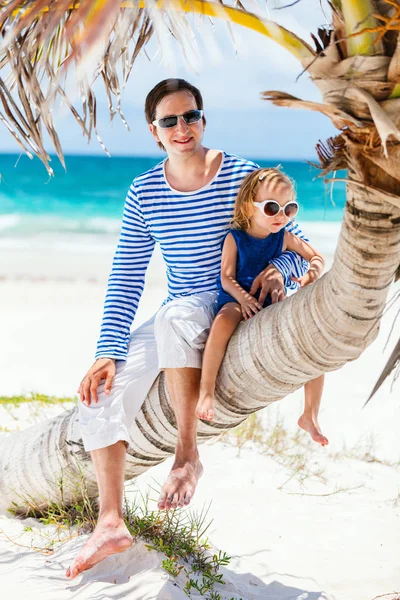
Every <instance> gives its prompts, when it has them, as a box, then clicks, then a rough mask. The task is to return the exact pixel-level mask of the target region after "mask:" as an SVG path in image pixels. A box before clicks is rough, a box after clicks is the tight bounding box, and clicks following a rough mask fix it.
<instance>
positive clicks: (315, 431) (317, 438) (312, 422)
mask: <svg viewBox="0 0 400 600" xmlns="http://www.w3.org/2000/svg"><path fill="white" fill-rule="evenodd" d="M297 423H298V425H299V427H301V428H302V429H304V431H307V433H309V434H310V435H311V437H312V439H313V440H314V442H317V443H318V444H321V446H327V445H328V444H329V440H328V438H326V437H325V436H324V435H322V432H321V429H320V426H319V423H318V420H317V419H316V417H311V416H308V415H306V414H302V415H301V417H300V419H299V420H298V421H297Z"/></svg>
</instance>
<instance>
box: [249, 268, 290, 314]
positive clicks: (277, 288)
mask: <svg viewBox="0 0 400 600" xmlns="http://www.w3.org/2000/svg"><path fill="white" fill-rule="evenodd" d="M258 288H261V292H260V296H259V298H258V301H259V303H260V304H261V306H263V304H264V300H265V298H266V297H267V296H268V294H270V296H271V300H272V304H275V302H280V301H281V300H284V299H285V298H286V294H285V286H284V284H283V275H282V273H281V272H280V271H278V269H277V268H276V267H274V265H269V266H268V267H267V268H266V269H264V271H261V273H260V274H259V275H257V277H256V278H255V280H254V281H253V284H252V286H251V289H250V294H251V295H252V296H253V295H254V294H255V293H256V292H257V290H258Z"/></svg>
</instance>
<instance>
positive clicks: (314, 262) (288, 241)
mask: <svg viewBox="0 0 400 600" xmlns="http://www.w3.org/2000/svg"><path fill="white" fill-rule="evenodd" d="M283 250H284V251H285V250H289V251H291V252H296V254H298V255H299V256H301V257H302V258H304V260H307V261H308V262H309V263H310V268H309V270H308V272H307V273H306V274H305V275H303V276H302V277H292V278H291V279H293V281H296V282H297V283H299V284H300V287H304V286H305V285H308V284H309V283H312V282H313V281H315V280H316V279H318V277H320V275H321V273H322V271H323V269H324V266H325V260H324V257H323V256H322V254H320V253H319V252H317V251H316V250H314V248H313V247H312V246H310V244H309V243H308V242H306V241H305V240H302V239H301V238H300V237H298V236H297V235H293V233H289V232H288V231H285V237H284V240H283Z"/></svg>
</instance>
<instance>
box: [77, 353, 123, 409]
mask: <svg viewBox="0 0 400 600" xmlns="http://www.w3.org/2000/svg"><path fill="white" fill-rule="evenodd" d="M115 372H116V366H115V360H114V359H113V358H99V359H98V360H96V362H95V363H94V364H93V365H92V366H91V367H90V369H89V371H88V372H87V373H86V375H85V377H84V378H83V379H82V381H81V383H80V386H79V389H78V394H79V395H80V397H81V402H84V403H85V404H87V405H88V406H90V402H91V400H93V402H95V403H96V402H98V400H99V399H98V397H97V388H98V386H99V383H100V382H101V381H103V379H105V380H106V382H105V385H104V392H105V393H106V394H107V395H108V394H109V393H110V392H111V387H112V384H113V381H114V377H115Z"/></svg>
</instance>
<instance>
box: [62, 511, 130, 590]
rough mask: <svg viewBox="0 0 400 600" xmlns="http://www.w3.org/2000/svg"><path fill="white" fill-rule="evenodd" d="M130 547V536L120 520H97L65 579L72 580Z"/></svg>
mask: <svg viewBox="0 0 400 600" xmlns="http://www.w3.org/2000/svg"><path fill="white" fill-rule="evenodd" d="M131 546H132V536H131V534H130V533H129V531H128V529H127V527H126V525H125V523H124V521H123V519H122V518H119V519H117V520H115V521H110V520H106V519H103V520H99V521H98V523H97V525H96V528H95V530H94V531H93V533H92V535H91V536H90V538H89V539H88V541H87V542H86V544H85V545H84V546H83V548H82V550H81V551H80V552H79V554H78V556H77V557H76V558H75V560H74V562H73V563H72V566H71V567H69V568H68V569H67V572H66V577H67V578H68V579H74V578H75V577H77V575H79V574H80V573H82V571H87V570H88V569H91V568H92V567H94V566H95V565H97V563H99V562H101V561H102V560H104V559H105V558H106V557H107V556H110V555H111V554H118V553H119V552H124V551H125V550H127V549H128V548H130V547H131Z"/></svg>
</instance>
